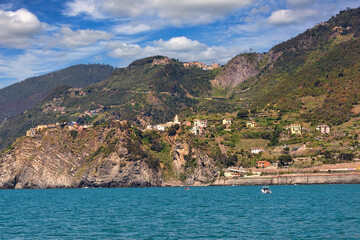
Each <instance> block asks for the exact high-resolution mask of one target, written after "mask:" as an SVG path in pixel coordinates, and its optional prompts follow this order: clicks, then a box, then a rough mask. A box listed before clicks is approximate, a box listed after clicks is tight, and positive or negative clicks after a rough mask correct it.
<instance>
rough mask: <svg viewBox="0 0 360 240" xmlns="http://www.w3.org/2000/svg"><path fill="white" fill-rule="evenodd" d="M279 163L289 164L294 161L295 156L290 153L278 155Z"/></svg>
mask: <svg viewBox="0 0 360 240" xmlns="http://www.w3.org/2000/svg"><path fill="white" fill-rule="evenodd" d="M278 160H279V163H280V165H282V166H285V165H289V164H290V163H292V162H293V158H292V156H291V155H290V154H284V155H281V156H279V157H278Z"/></svg>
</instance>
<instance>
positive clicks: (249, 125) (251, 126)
mask: <svg viewBox="0 0 360 240" xmlns="http://www.w3.org/2000/svg"><path fill="white" fill-rule="evenodd" d="M246 127H247V128H254V127H256V122H255V121H252V122H247V123H246Z"/></svg>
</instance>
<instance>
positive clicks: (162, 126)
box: [146, 115, 191, 131]
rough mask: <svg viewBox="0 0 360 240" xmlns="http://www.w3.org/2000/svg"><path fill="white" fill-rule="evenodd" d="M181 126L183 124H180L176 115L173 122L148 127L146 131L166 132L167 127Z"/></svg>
mask: <svg viewBox="0 0 360 240" xmlns="http://www.w3.org/2000/svg"><path fill="white" fill-rule="evenodd" d="M180 124H181V122H179V117H178V115H176V116H175V118H174V121H173V122H167V123H164V124H158V125H147V126H146V129H147V130H157V131H165V129H166V128H167V127H171V126H173V125H180ZM190 124H191V123H190Z"/></svg>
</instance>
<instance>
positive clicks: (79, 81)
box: [0, 64, 114, 120]
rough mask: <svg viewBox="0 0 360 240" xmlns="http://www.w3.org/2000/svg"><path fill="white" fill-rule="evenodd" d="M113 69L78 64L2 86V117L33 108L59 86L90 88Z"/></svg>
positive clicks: (0, 107) (0, 97) (0, 115)
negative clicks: (89, 86)
mask: <svg viewBox="0 0 360 240" xmlns="http://www.w3.org/2000/svg"><path fill="white" fill-rule="evenodd" d="M113 70H114V68H113V67H112V66H109V65H100V64H88V65H85V64H81V65H75V66H71V67H68V68H65V69H62V70H59V71H56V72H52V73H48V74H45V75H42V76H38V77H32V78H28V79H25V80H24V81H22V82H19V83H15V84H13V85H10V86H8V87H5V88H3V89H0V120H3V119H4V118H10V117H13V116H15V115H18V114H20V113H22V112H24V111H25V110H27V109H30V108H31V107H33V106H34V105H36V104H37V103H39V102H40V101H41V100H43V99H44V98H45V97H46V96H47V95H48V94H49V93H50V91H51V90H53V89H54V88H56V87H58V86H62V85H69V86H72V87H74V88H82V87H86V86H88V85H90V84H93V83H96V82H99V81H101V80H104V79H105V78H108V77H109V76H110V74H111V73H112V72H113Z"/></svg>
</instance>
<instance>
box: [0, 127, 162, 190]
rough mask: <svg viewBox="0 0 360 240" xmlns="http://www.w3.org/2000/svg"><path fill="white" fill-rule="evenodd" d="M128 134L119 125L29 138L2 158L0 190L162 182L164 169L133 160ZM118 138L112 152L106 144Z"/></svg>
mask: <svg viewBox="0 0 360 240" xmlns="http://www.w3.org/2000/svg"><path fill="white" fill-rule="evenodd" d="M109 133H111V134H113V135H114V136H113V137H112V138H110V137H109ZM127 137H128V133H127V132H126V131H121V130H119V129H117V130H116V131H114V129H112V130H111V129H103V131H92V130H89V131H87V132H79V134H78V136H77V137H76V138H75V139H74V138H73V137H72V136H71V131H66V130H54V131H51V132H49V131H45V132H43V133H40V134H39V135H38V136H36V137H34V138H28V137H23V138H21V139H19V140H18V141H17V143H15V144H14V145H13V149H12V150H10V151H9V152H8V153H6V154H5V155H4V156H2V158H1V159H0V188H75V187H150V186H162V180H161V173H160V172H159V171H157V170H156V169H154V168H152V167H150V166H149V164H147V162H146V159H144V160H134V161H131V160H129V159H127V157H128V155H129V153H128V151H127V149H126V148H124V147H123V143H125V142H126V138H127ZM106 138H108V139H107V140H106ZM114 139H119V140H118V142H119V143H118V144H116V146H115V147H114V148H113V149H112V151H111V153H110V154H108V155H107V151H108V152H110V150H106V149H107V148H105V147H104V146H105V142H106V141H110V143H111V142H113V141H114ZM107 146H108V145H107Z"/></svg>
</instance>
